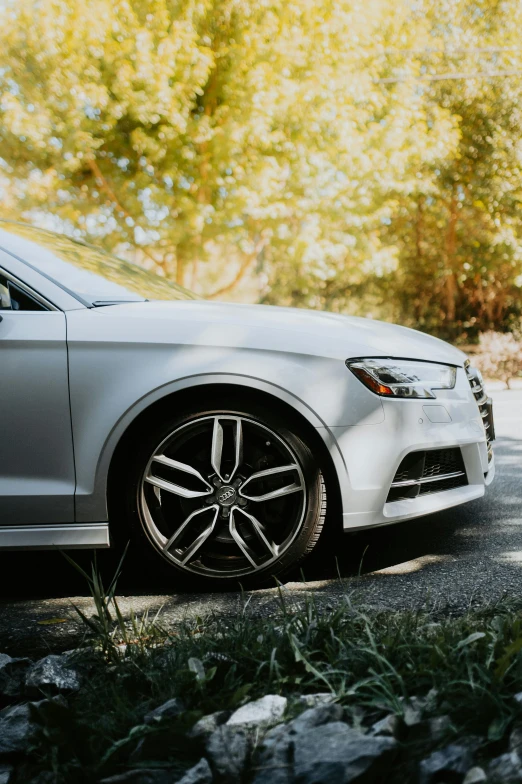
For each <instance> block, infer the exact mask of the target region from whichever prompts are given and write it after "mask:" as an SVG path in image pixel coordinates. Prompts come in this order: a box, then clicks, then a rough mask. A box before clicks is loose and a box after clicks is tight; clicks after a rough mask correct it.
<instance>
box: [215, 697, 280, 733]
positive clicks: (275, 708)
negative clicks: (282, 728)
mask: <svg viewBox="0 0 522 784" xmlns="http://www.w3.org/2000/svg"><path fill="white" fill-rule="evenodd" d="M286 706H287V699H286V697H281V696H279V695H278V694H267V695H266V696H265V697H261V699H260V700H255V701H254V702H247V703H246V705H242V706H241V708H238V709H237V710H236V711H234V713H233V714H232V716H231V717H230V718H229V719H228V721H227V725H228V726H229V727H261V728H264V729H266V728H268V727H273V726H274V725H275V724H279V723H280V722H281V721H282V720H283V716H284V714H285V711H286Z"/></svg>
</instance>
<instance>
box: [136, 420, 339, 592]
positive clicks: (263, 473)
mask: <svg viewBox="0 0 522 784" xmlns="http://www.w3.org/2000/svg"><path fill="white" fill-rule="evenodd" d="M153 430H154V432H149V435H148V436H147V438H146V442H145V443H144V442H143V440H142V439H140V441H141V444H140V446H139V448H138V454H136V456H135V460H134V466H133V469H132V470H131V471H130V472H129V474H127V476H128V480H129V484H128V488H127V493H126V495H127V498H128V499H129V502H130V507H131V509H130V512H131V516H132V517H133V518H135V520H134V522H135V528H137V533H138V537H141V538H143V536H145V538H146V540H147V542H148V544H149V545H151V546H152V548H153V550H154V551H155V553H156V555H157V556H159V557H160V559H161V562H162V563H163V566H164V567H167V566H168V567H170V573H171V576H172V578H174V577H175V575H176V574H177V575H178V576H180V577H181V576H184V577H185V578H186V579H190V578H192V582H193V583H196V584H197V583H199V584H201V585H204V584H205V583H210V582H212V583H213V584H214V587H224V586H225V585H226V584H232V583H235V584H236V585H237V584H238V583H241V584H242V585H244V586H245V585H248V586H252V585H259V584H263V583H267V582H270V581H272V579H273V577H274V576H278V577H282V576H283V575H284V573H285V572H287V571H288V570H289V569H291V568H292V567H295V565H296V564H297V563H299V561H301V560H302V559H303V558H304V557H305V556H306V555H307V554H308V553H309V552H310V551H311V550H312V549H313V547H314V545H315V544H316V542H317V540H318V538H319V535H320V533H321V530H322V528H323V524H324V518H325V513H326V491H325V486H324V481H323V477H322V474H321V471H320V468H319V466H318V465H317V464H316V462H315V461H314V459H313V456H312V453H311V451H310V449H309V448H308V446H307V445H306V443H305V441H304V440H303V438H302V437H301V434H299V433H297V432H295V428H292V429H288V427H287V426H286V425H285V423H284V421H283V420H282V419H281V418H280V417H278V416H274V415H272V414H270V413H268V412H265V411H264V410H260V408H259V407H256V406H249V407H248V409H247V410H241V409H236V408H231V409H226V408H223V409H217V410H211V411H204V412H201V411H200V412H186V413H184V414H180V415H179V416H177V417H176V418H175V419H174V420H173V421H171V422H170V423H168V424H163V425H162V426H158V427H157V428H155V429H153ZM174 584H175V583H174V580H173V585H174Z"/></svg>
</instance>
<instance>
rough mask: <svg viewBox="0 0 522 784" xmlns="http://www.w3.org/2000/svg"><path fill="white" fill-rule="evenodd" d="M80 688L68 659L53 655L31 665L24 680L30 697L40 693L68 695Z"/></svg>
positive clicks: (77, 676)
mask: <svg viewBox="0 0 522 784" xmlns="http://www.w3.org/2000/svg"><path fill="white" fill-rule="evenodd" d="M80 686H81V681H80V676H79V675H78V673H77V671H76V670H75V669H73V668H72V666H71V662H70V660H69V657H68V656H57V655H55V654H51V655H50V656H46V657H45V658H44V659H40V661H37V662H36V664H33V666H32V667H31V668H30V669H29V671H28V672H27V677H26V680H25V688H26V693H27V694H28V695H30V696H38V695H40V694H41V693H42V692H43V693H51V694H70V693H72V692H76V691H79V689H80Z"/></svg>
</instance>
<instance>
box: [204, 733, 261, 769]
mask: <svg viewBox="0 0 522 784" xmlns="http://www.w3.org/2000/svg"><path fill="white" fill-rule="evenodd" d="M250 751H251V740H250V736H249V733H248V731H247V730H246V729H244V728H243V727H234V726H229V725H228V724H222V725H221V726H220V727H218V728H217V729H216V730H214V732H213V733H212V735H211V736H210V737H209V739H208V740H207V743H206V756H207V758H208V760H209V762H210V766H211V768H212V770H213V772H214V773H215V774H216V776H217V777H218V778H219V779H222V780H223V781H226V782H227V784H239V782H241V781H242V779H243V772H244V770H245V767H246V763H247V760H248V758H249V756H250Z"/></svg>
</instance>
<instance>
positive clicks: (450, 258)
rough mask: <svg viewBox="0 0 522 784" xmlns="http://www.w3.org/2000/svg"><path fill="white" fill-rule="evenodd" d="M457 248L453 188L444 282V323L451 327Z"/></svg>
mask: <svg viewBox="0 0 522 784" xmlns="http://www.w3.org/2000/svg"><path fill="white" fill-rule="evenodd" d="M456 247H457V197H456V194H455V187H453V191H452V194H451V202H450V214H449V223H448V231H447V233H446V281H445V285H444V290H445V295H446V322H447V323H448V324H451V325H452V326H453V325H454V323H455V318H456V315H457V306H456V299H457V277H456V275H455V272H454V268H455V250H456Z"/></svg>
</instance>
